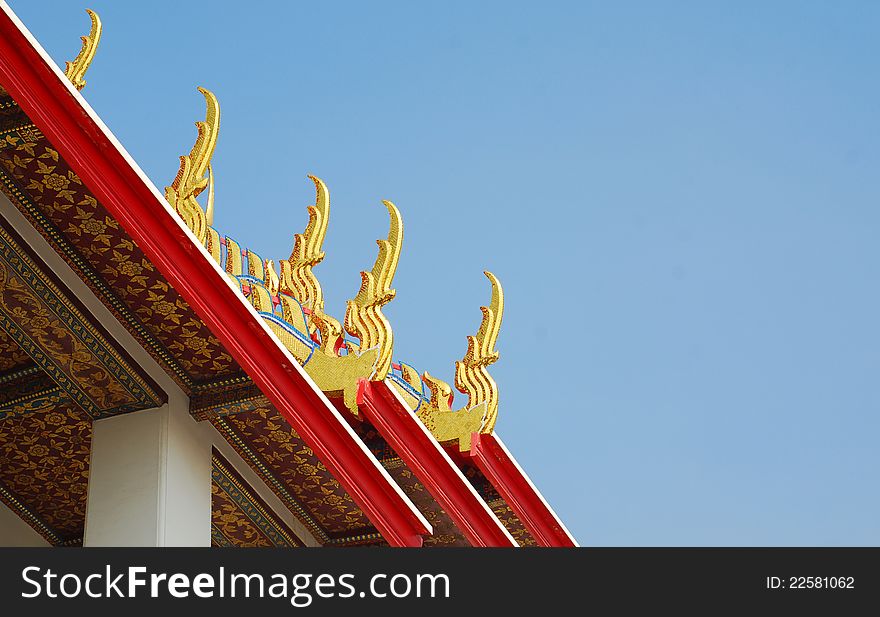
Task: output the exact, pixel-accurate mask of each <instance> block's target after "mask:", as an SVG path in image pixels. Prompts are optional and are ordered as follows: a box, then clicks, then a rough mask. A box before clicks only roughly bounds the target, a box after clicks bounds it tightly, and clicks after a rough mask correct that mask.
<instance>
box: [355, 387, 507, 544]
mask: <svg viewBox="0 0 880 617" xmlns="http://www.w3.org/2000/svg"><path fill="white" fill-rule="evenodd" d="M358 404H359V406H360V409H361V411H362V412H363V413H364V415H365V416H366V418H367V419H368V420H369V421H370V423H372V424H373V426H375V427H376V428H377V429H378V430H379V432H380V433H381V434H382V436H383V437H385V439H386V440H387V441H388V443H389V445H390V446H391V447H392V448H394V450H395V451H396V452H397V454H398V455H399V456H400V458H401V459H403V460H404V461H405V462H406V464H407V465H408V466H409V467H410V469H412V471H413V473H414V474H415V475H416V477H417V478H418V479H419V480H420V481H421V482H422V484H424V485H425V488H427V489H428V492H430V493H431V495H432V496H433V497H434V499H436V500H437V503H439V504H440V505H441V506H442V507H443V509H444V510H445V511H446V513H447V514H448V515H449V517H450V518H451V519H452V520H453V521H454V522H455V524H456V525H457V526H458V528H459V529H460V530H461V532H462V533H463V534H464V535H465V537H466V538H467V539H468V541H469V542H470V543H471V544H472V545H473V546H481V547H489V546H495V547H502V546H507V547H511V546H517V543H516V541H515V540H514V539H513V536H511V535H510V533H509V532H508V531H507V529H505V528H504V526H503V525H502V524H501V522H500V521H499V520H498V518H497V517H496V516H495V514H494V513H493V512H492V510H490V509H489V507H488V506H487V505H486V502H484V501H483V500H482V498H480V496H479V495H478V494H477V492H476V491H475V490H474V488H473V487H472V486H471V484H470V483H469V482H468V481H467V479H466V478H465V477H464V475H463V474H462V473H461V471H460V470H459V468H458V467H457V466H456V465H455V463H453V461H452V459H451V458H450V457H449V455H448V454H447V453H446V452H445V451H444V450H443V448H442V447H441V446H440V444H439V443H438V442H437V440H435V439H434V437H433V436H432V435H431V433H429V432H428V429H426V428H425V426H424V425H423V424H422V423H421V421H420V420H419V419H418V418H417V417H416V416H415V414H413V412H412V411H410V410H409V408H408V407H407V406H406V403H404V402H403V400H401V398H400V396H399V395H398V394H397V392H396V391H395V390H394V388H392V387H391V386H389V385H388V384H387V383H385V382H374V381H363V382H361V385H360V389H359V397H358Z"/></svg>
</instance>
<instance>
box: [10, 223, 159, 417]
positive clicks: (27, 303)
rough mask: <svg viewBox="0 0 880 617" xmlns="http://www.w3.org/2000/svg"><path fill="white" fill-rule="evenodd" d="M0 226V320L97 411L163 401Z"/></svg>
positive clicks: (62, 383)
mask: <svg viewBox="0 0 880 617" xmlns="http://www.w3.org/2000/svg"><path fill="white" fill-rule="evenodd" d="M19 244H20V241H19V240H17V239H16V238H15V237H14V236H13V235H12V233H11V232H10V231H9V230H7V229H4V228H3V227H0V326H2V328H3V329H4V330H5V331H6V332H7V333H8V334H9V336H10V337H11V338H13V339H15V341H16V343H17V344H18V345H19V346H20V347H21V348H22V349H24V350H25V351H26V352H27V353H28V355H30V356H31V358H33V360H34V361H35V362H36V363H37V364H38V365H39V366H40V367H41V368H43V370H44V371H46V372H47V373H48V375H49V376H50V377H51V378H52V379H53V380H54V381H55V382H56V383H57V384H58V385H59V386H60V387H61V388H62V389H63V390H64V391H65V392H66V393H67V394H68V395H69V396H70V397H71V398H72V399H73V400H74V401H76V403H77V404H78V405H80V406H81V407H82V408H83V409H85V410H86V411H87V412H88V413H89V414H91V415H92V416H93V417H96V418H97V417H103V416H106V415H110V414H113V413H124V412H126V411H134V410H137V409H145V408H147V407H155V406H157V405H161V404H162V403H163V402H164V400H165V397H164V394H160V393H158V392H157V391H156V390H154V389H152V388H151V386H149V385H148V384H147V382H146V381H145V380H144V379H143V378H142V377H141V376H140V375H139V373H138V371H137V369H136V368H134V366H133V365H131V364H128V363H127V362H126V361H125V360H124V359H123V358H122V356H121V355H120V352H119V350H117V349H116V348H115V347H114V346H113V344H111V343H110V342H109V341H108V340H107V339H106V338H104V337H103V336H102V334H101V333H100V332H99V331H98V329H97V328H96V326H95V325H94V324H92V323H91V322H90V321H89V320H88V319H87V318H86V317H85V315H84V314H83V313H82V312H80V311H79V309H78V308H77V307H76V306H75V305H74V304H73V302H72V301H71V300H70V298H69V297H68V296H66V295H65V293H64V291H63V290H62V289H61V288H60V287H59V286H58V284H56V282H55V281H54V280H53V279H52V278H51V277H50V276H49V275H47V274H46V273H45V272H43V271H41V270H40V269H39V267H38V265H37V264H36V263H35V262H34V261H32V260H31V258H30V257H29V255H28V254H27V253H26V252H25V251H24V250H23V249H22V247H21V246H20V245H19Z"/></svg>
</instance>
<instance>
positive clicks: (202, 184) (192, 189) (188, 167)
mask: <svg viewBox="0 0 880 617" xmlns="http://www.w3.org/2000/svg"><path fill="white" fill-rule="evenodd" d="M199 92H201V93H202V94H203V95H204V97H205V103H206V106H207V110H206V113H205V120H204V122H201V121H200V122H196V128H197V129H198V132H199V133H198V137H197V138H196V143H195V144H194V145H193V147H192V150H191V151H190V153H189V154H188V155H187V156H181V157H180V169H179V170H178V171H177V176H176V177H175V178H174V182H172V183H171V186H168V187H166V188H165V199H167V200H168V203H169V204H170V205H171V207H172V208H174V210H175V212H177V214H178V215H180V218H181V219H183V222H184V223H185V224H186V226H187V227H189V228H190V231H192V232H193V234H194V235H195V237H196V238H197V239H198V241H199V243H200V244H202V245H205V244H206V242H207V240H208V226H209V225H210V224H211V223H212V222H213V218H214V174H213V171H212V169H211V157H212V156H213V154H214V148H215V147H216V146H217V134H218V133H219V131H220V104H219V103H218V102H217V97H216V96H214V94H213V93H212V92H211V91H210V90H206V89H205V88H199ZM206 188H207V189H208V204H207V208H206V209H205V210H203V209H202V206H201V205H200V204H199V202H198V201H196V197H198V196H199V195H201V194H202V192H203V191H204V190H205V189H206Z"/></svg>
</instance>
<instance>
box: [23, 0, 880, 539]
mask: <svg viewBox="0 0 880 617" xmlns="http://www.w3.org/2000/svg"><path fill="white" fill-rule="evenodd" d="M10 5H11V6H12V7H13V9H14V10H15V11H16V12H17V13H18V15H19V16H20V17H21V19H22V20H23V21H24V23H25V24H26V25H27V26H28V27H29V28H30V29H31V31H32V32H33V33H34V35H35V36H36V37H37V38H38V39H39V40H40V41H41V43H42V44H43V46H44V47H45V48H46V49H47V51H48V52H49V53H50V55H52V57H53V58H54V59H55V60H56V61H57V62H59V63H60V64H62V65H63V61H64V60H67V59H72V58H73V56H74V55H76V52H77V51H78V45H79V36H80V35H81V34H83V33H85V31H86V30H87V28H88V19H87V16H86V15H85V13H84V11H83V9H84V8H85V7H86V6H89V7H90V8H93V9H95V10H96V11H98V13H99V14H100V15H101V17H102V20H103V22H104V38H103V40H102V43H101V48H100V49H99V51H98V56H97V57H96V59H95V62H94V64H93V66H92V68H91V69H90V71H89V73H88V75H87V80H88V85H87V86H86V89H85V90H84V92H83V94H84V95H85V97H86V98H87V99H88V100H89V102H90V103H91V104H92V106H93V107H94V108H95V110H96V111H97V112H98V114H99V115H100V116H101V117H102V118H103V119H104V121H105V122H106V123H107V125H108V126H109V127H110V128H111V130H113V131H114V132H115V134H116V135H117V137H119V139H120V140H121V141H122V143H123V144H124V145H125V147H126V148H127V149H128V150H129V152H130V153H131V154H132V155H133V156H134V158H135V159H136V160H137V161H138V162H139V164H140V165H141V166H142V168H143V169H144V170H145V171H146V173H147V174H148V175H149V176H150V177H151V178H152V179H153V181H154V182H155V184H156V185H157V186H159V188H160V189H161V188H162V187H164V186H165V185H166V184H168V183H170V181H171V180H172V179H173V177H174V174H175V172H176V169H177V156H178V155H180V154H183V153H185V152H187V151H188V150H189V148H190V147H191V145H192V142H193V139H194V137H195V128H194V126H193V122H194V121H195V120H197V119H199V117H200V116H203V114H204V104H203V100H202V98H201V96H200V95H199V94H198V92H197V91H196V86H197V85H202V86H205V87H207V88H209V89H211V90H213V91H214V92H215V93H216V94H217V96H218V98H219V100H220V104H221V108H222V122H221V133H220V140H219V144H218V147H217V151H216V154H215V157H214V169H215V174H216V180H217V202H216V203H217V214H216V219H215V224H216V226H217V227H218V228H219V229H220V230H221V231H223V232H226V233H228V234H229V235H232V236H233V237H235V238H236V239H238V240H239V241H240V242H241V244H242V245H246V246H249V247H251V248H253V249H255V250H257V251H258V252H260V253H261V254H262V256H263V257H266V258H275V259H277V258H281V257H286V256H287V255H288V254H289V252H290V246H291V238H292V234H293V233H296V232H299V231H301V230H302V228H303V226H304V225H305V222H306V212H305V207H306V206H307V205H308V204H309V203H311V202H312V199H313V192H312V191H313V189H312V187H311V185H310V182H309V181H308V180H307V179H306V174H307V173H313V174H316V175H318V176H320V177H321V178H323V179H324V180H325V181H326V182H327V184H328V186H329V187H330V190H331V196H332V208H331V219H330V228H329V232H328V237H327V241H326V243H325V250H326V251H327V258H326V259H325V261H324V263H323V264H322V265H321V266H319V267H318V268H317V269H316V273H317V274H318V276H319V278H320V279H321V281H322V283H323V288H324V291H325V295H326V298H327V307H328V309H329V310H330V311H331V312H333V313H335V314H336V315H337V317H341V316H342V313H343V307H344V302H345V300H346V299H347V298H349V297H351V296H353V295H354V294H355V293H356V291H357V287H358V283H359V277H358V272H359V271H360V270H361V269H364V268H368V267H370V266H371V265H372V262H373V260H374V258H375V250H376V247H375V243H374V240H375V239H376V238H379V237H381V236H383V235H384V234H385V233H386V232H387V215H386V214H385V210H384V208H383V207H382V205H381V201H380V200H381V199H391V200H393V201H394V202H395V203H396V204H397V206H398V207H399V208H400V210H401V212H402V214H403V218H404V226H405V238H404V248H403V254H402V259H401V264H400V268H399V270H398V273H397V277H396V279H395V282H394V287H395V289H397V298H396V299H395V300H394V301H393V302H392V303H391V304H390V305H389V306H388V307H387V310H386V313H387V314H388V316H389V317H390V319H391V321H392V324H393V327H394V333H395V344H396V349H395V357H398V358H401V359H404V360H406V361H408V362H410V363H412V364H414V365H415V366H417V367H418V368H420V369H422V370H424V369H427V370H430V371H431V372H432V374H435V375H437V376H439V377H441V378H444V379H447V380H449V381H451V380H452V367H453V361H454V360H456V359H458V358H460V357H461V355H462V354H463V353H464V350H465V336H466V335H467V334H471V333H473V332H474V331H475V329H476V327H477V326H478V324H479V318H480V313H479V310H478V307H479V305H480V304H484V303H486V302H487V301H488V297H489V288H488V283H487V281H486V280H485V278H484V277H483V275H482V274H481V272H482V270H483V269H490V270H492V271H493V272H494V273H495V274H496V275H497V276H498V277H499V278H500V280H501V281H502V283H503V285H504V289H505V294H506V298H505V299H506V312H505V315H504V324H503V327H502V332H501V336H500V340H499V344H498V348H499V350H500V352H501V359H500V361H499V362H498V363H497V364H496V365H494V366H493V367H492V373H493V374H494V376H495V378H496V380H497V381H498V383H499V385H500V390H501V405H500V415H499V420H498V425H497V430H498V432H499V434H500V435H502V437H503V438H504V440H505V441H506V443H507V445H508V446H509V447H510V448H511V450H512V451H513V452H514V453H515V455H516V456H517V458H518V459H519V461H520V463H521V464H522V465H523V467H524V468H525V469H526V470H527V471H528V472H529V474H530V475H531V477H532V479H533V480H534V481H535V483H536V484H537V485H538V486H539V487H540V489H541V490H542V492H543V493H544V495H545V496H546V497H547V499H548V500H549V501H550V503H551V504H552V505H553V506H554V507H555V509H556V511H557V512H558V513H559V514H560V515H561V516H562V518H563V519H564V520H565V522H566V524H567V525H568V527H569V528H570V529H571V531H572V532H573V533H574V534H575V535H576V537H577V538H578V540H579V541H580V542H581V543H582V544H584V545H587V546H590V545H593V546H595V545H865V544H870V545H878V544H880V493H878V490H877V486H878V474H880V448H878V436H880V420H878V408H880V396H878V389H877V371H878V367H880V328H878V315H880V294H878V284H880V255H878V248H877V247H878V237H880V185H878V170H880V146H878V144H880V88H878V83H880V78H878V70H877V58H880V39H878V37H877V36H876V33H877V32H878V31H880V5H878V4H877V3H871V2H847V3H838V4H832V3H824V2H773V3H764V2H728V3H710V2H689V3H685V2H665V3H653V2H644V3H634V2H626V3H610V2H606V3H587V2H577V3H561V2H559V3H537V2H532V3H514V2H497V3H489V2H481V3H470V2H449V1H447V2H442V3H441V2H436V3H407V2H398V3H387V2H386V3H380V2H371V3H354V2H351V3H341V2H334V3H329V2H322V3H318V2H309V3H305V2H266V1H253V2H248V3H240V2H204V1H202V2H196V1H192V2H165V1H157V0H153V1H152V2H149V3H133V2H112V1H109V0H93V1H91V2H89V3H88V4H85V3H81V2H71V1H70V0H64V1H52V2H48V1H42V2H32V1H24V0H12V1H10ZM465 399H466V397H464V396H462V395H459V396H457V397H456V403H457V404H458V405H460V404H461V403H462V402H463V401H464V400H465Z"/></svg>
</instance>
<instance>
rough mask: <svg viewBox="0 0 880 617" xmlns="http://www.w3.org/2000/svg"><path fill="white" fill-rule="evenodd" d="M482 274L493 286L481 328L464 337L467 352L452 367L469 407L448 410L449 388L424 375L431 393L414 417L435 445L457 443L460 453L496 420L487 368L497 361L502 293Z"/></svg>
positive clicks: (492, 383)
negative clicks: (466, 397)
mask: <svg viewBox="0 0 880 617" xmlns="http://www.w3.org/2000/svg"><path fill="white" fill-rule="evenodd" d="M484 274H485V275H486V277H487V278H488V279H489V281H490V283H491V284H492V300H491V301H490V303H489V306H488V307H486V306H481V307H480V310H481V311H482V312H483V319H482V322H481V323H480V328H479V330H478V331H477V334H476V336H468V337H467V341H468V348H467V352H466V353H465V356H464V358H463V359H462V360H459V361H458V362H456V363H455V387H456V388H457V389H458V390H459V391H460V392H461V393H463V394H467V395H468V404H467V406H466V407H465V408H463V409H460V410H458V411H453V410H452V409H451V407H450V405H451V404H452V388H450V387H449V384H447V383H445V382H443V381H441V380H439V379H436V378H435V377H433V376H431V375H430V374H429V373H428V372H427V371H426V372H425V373H423V374H422V381H423V382H424V384H425V386H427V388H428V390H429V391H430V393H431V394H430V398H429V400H428V401H427V402H422V404H421V405H420V406H419V407H418V409H417V410H416V415H417V416H418V417H419V419H420V420H421V421H422V423H423V424H424V425H425V426H426V427H427V428H428V430H429V431H431V433H432V434H433V435H434V437H435V438H436V439H437V441H439V442H441V443H443V442H453V441H458V445H459V449H460V450H461V451H462V452H467V451H469V450H470V448H471V435H472V434H473V433H487V434H488V433H491V432H492V431H493V430H494V429H495V421H496V419H497V417H498V386H497V385H496V384H495V380H494V379H492V376H491V375H490V374H489V371H488V370H487V367H488V366H489V365H491V364H494V363H495V362H496V361H497V360H498V352H497V351H496V350H495V342H496V341H497V340H498V332H499V330H500V329H501V317H502V315H503V313H504V291H503V290H502V288H501V283H500V282H499V281H498V279H497V278H495V275H493V274H492V273H491V272H484ZM407 381H409V379H407Z"/></svg>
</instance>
